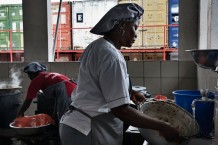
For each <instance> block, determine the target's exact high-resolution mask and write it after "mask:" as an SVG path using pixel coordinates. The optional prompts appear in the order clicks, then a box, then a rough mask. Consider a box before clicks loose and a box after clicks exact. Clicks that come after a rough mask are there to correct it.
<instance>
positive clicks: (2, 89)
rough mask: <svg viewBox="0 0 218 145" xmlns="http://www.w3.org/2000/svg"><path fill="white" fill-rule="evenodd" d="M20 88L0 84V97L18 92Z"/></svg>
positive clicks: (13, 85)
mask: <svg viewBox="0 0 218 145" xmlns="http://www.w3.org/2000/svg"><path fill="white" fill-rule="evenodd" d="M21 89H22V87H21V86H18V85H15V84H0V95H4V94H8V93H16V92H20V90H21Z"/></svg>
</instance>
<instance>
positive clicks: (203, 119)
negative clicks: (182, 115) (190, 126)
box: [173, 90, 214, 137]
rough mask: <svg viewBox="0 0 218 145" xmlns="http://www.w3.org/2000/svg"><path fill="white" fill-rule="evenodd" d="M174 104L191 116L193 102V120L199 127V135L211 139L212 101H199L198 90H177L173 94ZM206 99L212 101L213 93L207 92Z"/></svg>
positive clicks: (212, 123) (212, 126)
mask: <svg viewBox="0 0 218 145" xmlns="http://www.w3.org/2000/svg"><path fill="white" fill-rule="evenodd" d="M173 95H174V99H175V103H176V104H177V105H178V106H180V107H182V108H183V109H185V110H186V111H188V112H189V113H191V114H193V111H192V107H191V104H192V102H193V101H194V100H195V99H196V101H195V119H196V121H197V122H198V124H199V127H200V135H201V136H203V137H211V133H212V131H213V129H214V121H213V117H214V101H200V99H201V97H202V96H201V93H200V91H198V90H177V91H174V92H173ZM208 98H210V99H214V93H213V92H209V95H208Z"/></svg>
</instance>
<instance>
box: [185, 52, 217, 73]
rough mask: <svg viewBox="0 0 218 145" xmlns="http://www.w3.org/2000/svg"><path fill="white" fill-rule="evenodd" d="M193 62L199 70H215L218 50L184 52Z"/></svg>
mask: <svg viewBox="0 0 218 145" xmlns="http://www.w3.org/2000/svg"><path fill="white" fill-rule="evenodd" d="M186 51H187V52H190V54H191V56H192V58H193V60H194V62H195V63H196V64H197V65H198V66H199V67H201V68H204V69H212V70H214V71H216V72H217V71H218V70H216V67H217V66H218V49H204V50H203V49H202V50H186Z"/></svg>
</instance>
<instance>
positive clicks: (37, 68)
mask: <svg viewBox="0 0 218 145" xmlns="http://www.w3.org/2000/svg"><path fill="white" fill-rule="evenodd" d="M46 70H47V68H46V66H45V65H44V64H41V63H39V62H31V63H29V64H28V65H26V66H25V67H24V72H25V73H29V72H32V73H34V72H41V71H46Z"/></svg>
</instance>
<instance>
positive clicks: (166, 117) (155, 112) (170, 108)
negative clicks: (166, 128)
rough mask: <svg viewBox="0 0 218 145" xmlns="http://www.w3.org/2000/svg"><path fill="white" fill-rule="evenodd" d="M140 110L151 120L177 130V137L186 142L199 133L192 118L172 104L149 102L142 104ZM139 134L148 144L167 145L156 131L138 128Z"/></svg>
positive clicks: (197, 126) (196, 124)
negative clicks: (159, 121)
mask: <svg viewBox="0 0 218 145" xmlns="http://www.w3.org/2000/svg"><path fill="white" fill-rule="evenodd" d="M141 110H142V112H143V113H144V114H146V115H148V116H150V117H152V118H156V119H158V120H162V121H164V122H167V123H169V124H170V125H171V126H173V127H174V128H176V129H177V130H178V132H179V135H180V136H181V137H182V138H184V139H187V140H188V139H190V138H191V137H193V136H195V135H197V134H198V133H199V125H198V123H197V121H196V120H195V119H194V118H193V116H192V115H191V114H190V113H189V112H187V111H185V110H184V109H182V108H181V107H179V106H177V105H176V104H174V103H171V102H163V101H150V102H146V103H144V104H143V105H142V107H141ZM139 132H140V134H141V135H142V136H143V137H144V139H145V140H146V141H148V142H149V143H150V144H154V145H169V143H168V142H167V141H166V140H165V139H164V138H163V137H162V136H160V135H159V132H158V131H155V130H151V129H145V128H139ZM174 145H175V144H174Z"/></svg>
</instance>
